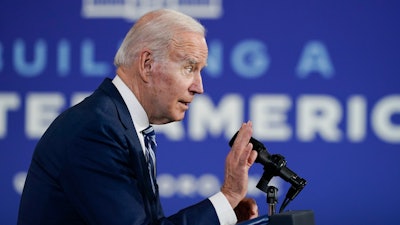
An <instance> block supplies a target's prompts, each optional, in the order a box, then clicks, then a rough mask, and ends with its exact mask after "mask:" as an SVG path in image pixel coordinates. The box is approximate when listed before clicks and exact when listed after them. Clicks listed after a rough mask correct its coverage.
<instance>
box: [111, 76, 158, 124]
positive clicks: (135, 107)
mask: <svg viewBox="0 0 400 225" xmlns="http://www.w3.org/2000/svg"><path fill="white" fill-rule="evenodd" d="M112 82H113V84H114V85H115V87H116V88H117V89H118V91H119V93H120V94H121V96H122V99H123V100H124V102H125V104H126V106H127V107H128V110H129V113H130V115H131V118H132V122H133V125H134V126H135V128H136V130H137V131H140V132H141V131H143V130H144V129H146V128H147V127H148V126H149V125H150V123H149V118H148V117H147V114H146V111H144V108H143V106H142V105H141V104H140V102H139V101H138V99H137V98H136V96H135V95H134V94H133V92H132V91H131V90H130V89H129V87H128V86H127V85H126V84H125V83H124V82H123V81H122V79H121V78H120V77H119V76H118V74H117V75H116V76H115V78H114V79H113V81H112Z"/></svg>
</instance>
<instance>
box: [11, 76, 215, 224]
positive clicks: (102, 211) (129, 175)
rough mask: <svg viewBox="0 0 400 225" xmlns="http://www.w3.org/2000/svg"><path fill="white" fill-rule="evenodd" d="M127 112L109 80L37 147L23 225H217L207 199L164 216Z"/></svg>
mask: <svg viewBox="0 0 400 225" xmlns="http://www.w3.org/2000/svg"><path fill="white" fill-rule="evenodd" d="M150 182H151V181H150V178H149V172H148V171H147V164H146V161H145V158H144V155H143V150H142V148H141V145H140V142H139V139H138V137H137V134H136V131H135V127H134V125H133V123H132V120H131V117H130V114H129V111H128V108H127V106H126V105H125V103H124V101H123V99H122V97H121V96H120V94H119V92H118V90H117V89H116V87H115V86H114V85H113V84H112V82H111V80H110V79H108V78H107V79H105V80H104V81H103V83H102V84H101V85H100V86H99V88H98V89H97V90H96V91H95V92H94V93H93V94H92V95H91V96H89V97H88V98H86V99H85V100H84V101H82V102H81V103H79V104H77V105H76V106H74V107H72V108H70V109H68V110H66V111H65V112H63V113H62V114H61V115H60V116H58V117H57V119H55V120H54V122H53V123H52V124H51V125H50V127H49V128H48V129H47V131H46V132H45V134H44V135H43V137H42V138H41V139H40V141H39V142H38V144H37V146H36V148H35V151H34V154H33V157H32V162H31V165H30V168H29V171H28V175H27V179H26V182H25V187H24V191H23V193H22V197H21V203H20V209H19V215H18V225H28V224H29V225H50V224H51V225H61V224H65V225H74V224H93V225H102V224H104V225H120V224H121V225H122V224H124V225H128V224H129V225H133V224H187V225H195V224H206V225H212V224H219V221H218V218H217V215H216V212H215V209H214V207H213V206H212V204H211V202H210V201H209V200H208V199H205V200H204V201H202V202H200V203H198V204H195V205H193V206H190V207H188V208H186V209H183V210H181V211H179V212H178V213H176V214H174V215H172V216H170V217H165V216H164V213H163V210H162V207H161V204H160V199H159V196H158V191H157V193H156V194H154V193H153V191H152V187H151V183H150Z"/></svg>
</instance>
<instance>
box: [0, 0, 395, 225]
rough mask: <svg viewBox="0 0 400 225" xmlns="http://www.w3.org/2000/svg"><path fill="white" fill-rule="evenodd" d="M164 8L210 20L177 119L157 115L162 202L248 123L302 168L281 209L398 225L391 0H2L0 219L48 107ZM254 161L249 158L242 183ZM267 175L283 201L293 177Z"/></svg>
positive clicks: (210, 186) (217, 163)
mask: <svg viewBox="0 0 400 225" xmlns="http://www.w3.org/2000/svg"><path fill="white" fill-rule="evenodd" d="M160 7H164V8H173V9H176V10H179V11H181V12H184V13H187V14H189V15H191V16H193V17H196V18H198V19H199V20H200V21H201V23H202V24H204V26H205V27H206V28H207V42H208V45H209V57H208V66H207V67H206V68H205V70H204V72H203V74H202V76H203V84H204V88H205V94H204V95H201V96H197V98H195V101H194V102H193V103H192V104H191V108H190V110H189V111H188V112H187V114H186V118H185V120H184V121H182V122H177V123H173V124H169V125H166V126H157V127H156V130H157V135H158V145H159V147H158V149H159V150H158V156H157V158H158V160H157V162H158V183H159V186H160V194H161V196H162V201H163V205H164V210H165V213H166V214H167V215H169V214H172V213H173V212H176V211H177V210H179V209H181V208H183V207H186V206H188V205H190V204H193V203H196V202H198V201H199V200H201V199H204V198H207V197H209V196H210V195H212V194H214V193H215V192H217V191H218V190H219V188H220V186H221V184H222V182H223V173H224V161H225V156H226V155H227V153H228V151H229V146H228V142H229V140H230V138H231V137H232V135H233V134H234V133H235V132H236V131H237V129H238V128H239V127H240V125H241V124H242V123H243V122H245V121H247V120H251V121H253V127H254V137H255V138H257V139H258V140H260V141H261V142H263V143H264V144H265V145H266V147H267V148H268V150H269V152H270V153H272V154H281V155H283V156H285V158H286V160H287V166H288V167H289V168H290V169H291V170H293V171H295V172H296V173H297V174H298V175H300V176H301V177H303V178H304V179H306V180H307V181H308V184H307V186H306V187H305V188H304V190H303V191H302V192H301V193H300V194H299V195H298V196H297V198H296V199H295V200H294V201H293V202H291V203H290V204H289V206H288V207H287V209H288V210H303V209H311V210H313V211H314V214H315V220H316V224H321V225H322V224H323V225H337V224H341V225H346V224H347V225H355V224H360V225H361V224H362V225H376V224H385V225H397V224H400V218H399V217H398V215H397V214H396V211H397V209H398V208H399V202H400V197H399V195H398V193H397V191H398V190H400V164H399V163H398V160H399V159H400V66H399V65H400V41H399V40H400V3H399V2H397V1H384V0H383V1H374V0H369V1H355V0H348V1H341V2H339V1H313V0H304V1H293V2H282V1H265V0H258V1H257V0H256V1H239V0H230V1H228V0H225V1H223V0H208V1H195V0H193V1H190V0H187V1H178V0H177V1H162V0H158V1H155V0H153V1H145V0H125V1H123V0H121V1H113V0H109V1H108V0H103V1H97V0H82V1H50V0H43V1H27V0H12V1H11V0H3V1H2V2H1V3H0V171H1V173H0V181H1V191H0V199H1V200H0V224H4V225H11V224H15V223H16V218H17V213H18V206H19V200H20V196H21V191H22V188H23V185H24V181H25V176H26V172H27V169H28V167H29V164H30V159H31V156H32V153H33V150H34V147H35V145H36V143H37V141H38V139H39V138H40V137H41V135H42V134H43V132H44V131H45V130H46V128H47V127H48V125H49V124H50V123H51V121H52V120H53V119H54V118H55V117H56V116H57V115H58V114H60V113H61V112H62V111H63V110H65V109H66V108H68V107H70V106H72V105H74V104H76V103H77V102H79V101H81V100H82V99H83V98H84V97H85V96H87V95H89V94H90V93H91V92H92V91H93V90H94V89H95V88H96V87H97V86H98V85H99V84H100V82H101V81H102V80H103V79H104V78H105V77H110V78H113V77H114V76H115V68H114V66H113V64H112V62H113V57H114V54H115V52H116V50H117V48H118V46H119V43H120V42H121V40H122V39H123V37H124V35H125V33H126V32H127V31H128V29H129V28H130V27H131V26H132V24H133V23H134V22H135V20H136V19H137V18H138V17H140V16H141V15H142V14H143V13H145V12H147V11H149V10H153V9H157V8H160ZM262 173H263V167H262V165H260V164H256V165H255V166H253V167H252V168H251V170H250V183H249V193H248V195H249V196H250V197H253V198H255V199H256V200H257V203H258V205H259V208H260V214H266V213H267V205H266V199H265V197H266V194H265V193H264V192H262V191H260V190H258V189H257V188H256V184H257V182H258V181H259V179H260V178H261V176H262ZM271 184H273V185H274V186H276V187H277V188H278V189H279V191H278V195H279V202H278V205H280V204H281V203H282V201H283V198H284V196H285V194H286V192H287V190H288V189H289V187H290V185H289V184H288V183H287V182H285V181H283V180H282V179H280V178H274V179H273V180H272V181H271Z"/></svg>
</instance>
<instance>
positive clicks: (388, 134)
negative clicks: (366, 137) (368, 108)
mask: <svg viewBox="0 0 400 225" xmlns="http://www.w3.org/2000/svg"><path fill="white" fill-rule="evenodd" d="M396 113H397V114H400V95H389V96H386V97H385V98H383V99H381V100H380V101H379V102H377V103H376V105H375V107H374V108H373V110H372V118H371V119H372V122H371V123H372V127H373V128H374V130H375V133H376V135H377V136H378V137H379V138H381V139H382V140H385V141H387V142H389V143H400V125H399V124H397V125H395V124H394V123H392V121H391V118H392V116H393V115H394V114H396Z"/></svg>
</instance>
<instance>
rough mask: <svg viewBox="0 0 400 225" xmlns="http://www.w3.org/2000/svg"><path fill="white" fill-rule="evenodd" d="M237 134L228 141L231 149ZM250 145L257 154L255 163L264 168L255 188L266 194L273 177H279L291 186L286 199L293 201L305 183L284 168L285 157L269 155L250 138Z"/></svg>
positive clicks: (255, 140) (259, 143)
mask: <svg viewBox="0 0 400 225" xmlns="http://www.w3.org/2000/svg"><path fill="white" fill-rule="evenodd" d="M238 133H239V131H238V132H236V134H235V135H234V136H233V137H232V139H231V140H230V141H229V146H231V147H232V145H233V143H234V141H235V139H236V137H237V134H238ZM250 143H252V144H253V150H255V151H257V152H258V156H257V159H256V163H260V164H262V165H263V166H264V174H263V176H262V178H261V180H260V182H259V183H258V184H257V188H259V189H260V190H262V191H264V192H267V188H268V183H269V181H270V180H271V179H272V177H273V176H279V177H281V178H282V179H283V180H285V181H286V182H289V183H290V184H291V185H292V186H291V188H290V189H289V191H288V193H287V195H286V198H287V199H288V200H290V201H291V200H293V199H294V198H295V197H296V196H297V195H298V194H299V193H300V191H301V190H302V189H303V188H304V186H305V185H306V184H307V181H306V180H305V179H303V178H301V177H299V176H298V175H297V174H296V173H295V172H293V171H292V170H290V169H289V168H288V167H287V166H286V164H287V162H286V160H285V157H283V156H282V155H279V154H273V155H271V154H269V152H268V150H267V148H266V147H265V146H264V145H263V144H262V143H261V142H260V141H258V140H257V139H255V138H253V137H251V138H250Z"/></svg>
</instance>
